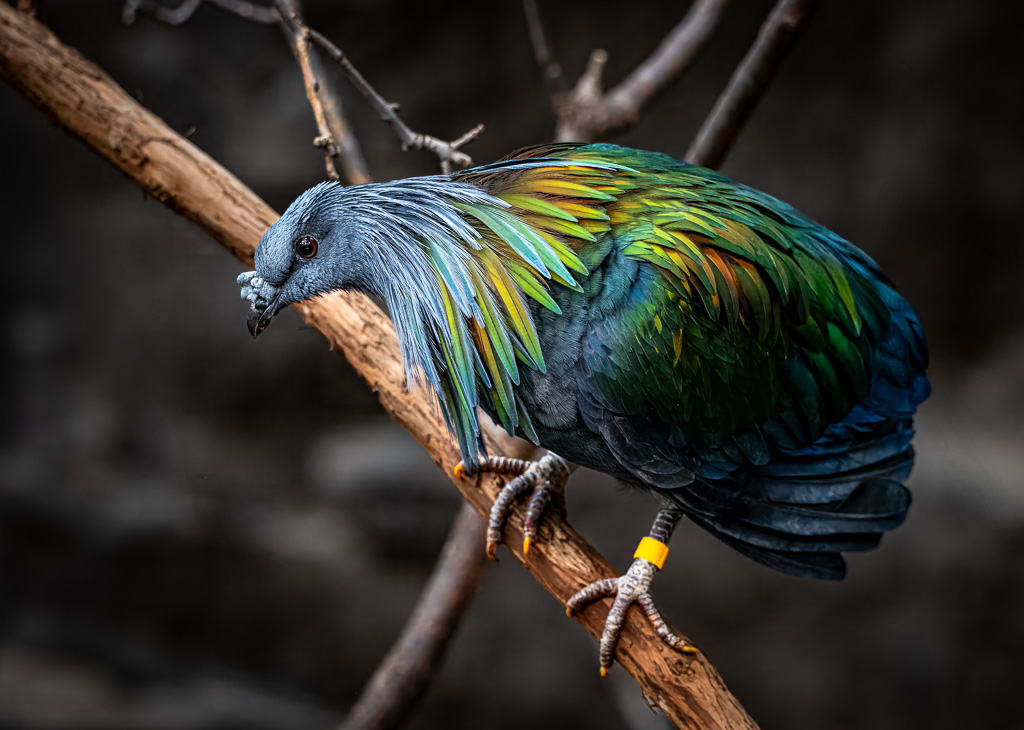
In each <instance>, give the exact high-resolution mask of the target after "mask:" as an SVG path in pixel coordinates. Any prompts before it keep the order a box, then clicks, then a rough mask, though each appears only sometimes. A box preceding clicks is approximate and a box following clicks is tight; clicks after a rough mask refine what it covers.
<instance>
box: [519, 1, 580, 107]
mask: <svg viewBox="0 0 1024 730" xmlns="http://www.w3.org/2000/svg"><path fill="white" fill-rule="evenodd" d="M523 12H525V13H526V25H527V26H528V27H529V29H530V42H531V43H532V44H533V52H534V55H536V57H537V65H538V66H540V70H541V74H542V75H543V76H544V84H545V85H546V86H547V87H548V96H549V97H550V98H551V108H552V109H554V110H555V114H558V113H559V112H560V110H561V109H562V105H563V104H565V95H566V93H567V92H568V90H569V89H568V86H567V85H566V82H565V74H564V73H562V65H561V64H560V63H558V59H556V58H555V55H554V52H553V51H552V50H551V44H550V43H549V42H548V36H547V32H546V31H545V30H544V23H543V21H542V20H541V18H540V11H539V10H538V9H537V0H523Z"/></svg>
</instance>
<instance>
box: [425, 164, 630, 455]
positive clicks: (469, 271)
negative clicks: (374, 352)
mask: <svg viewBox="0 0 1024 730" xmlns="http://www.w3.org/2000/svg"><path fill="white" fill-rule="evenodd" d="M620 168H621V166H620V165H618V164H616V163H613V162H611V161H603V162H596V161H595V162H587V161H572V160H568V159H554V158H551V159H547V158H544V159H515V160H507V161H502V162H498V163H495V164H493V165H488V166H485V167H478V168H474V169H472V170H468V171H465V172H461V173H457V174H456V175H454V176H453V177H452V179H453V181H455V182H459V183H468V184H473V185H476V186H477V187H480V188H483V189H485V190H486V191H488V192H489V193H491V196H492V197H490V199H488V200H484V201H481V200H479V199H475V198H474V199H465V200H454V201H453V202H452V205H453V206H454V208H455V209H456V210H457V211H458V214H459V215H460V216H461V218H462V220H463V221H464V222H465V223H466V224H468V226H469V227H470V228H471V229H472V230H473V231H474V235H473V236H471V237H470V238H469V240H455V238H454V237H453V238H452V240H451V241H449V242H448V244H447V245H440V244H439V242H437V241H423V242H421V243H422V245H424V246H425V247H426V249H427V251H428V253H429V261H430V263H431V265H432V267H433V270H434V274H435V276H436V279H437V290H438V296H439V297H440V299H441V303H442V304H443V308H444V313H445V317H444V322H443V324H442V325H441V326H439V327H438V331H436V332H433V333H429V336H428V333H423V336H424V337H425V339H429V340H430V341H432V342H435V343H436V348H437V350H438V353H437V360H438V366H437V368H436V379H435V386H436V387H437V389H438V391H439V393H438V394H439V396H440V400H441V407H442V410H443V413H444V416H445V419H446V421H447V422H448V424H449V426H450V427H451V429H452V430H453V432H454V433H455V434H456V436H457V437H458V440H459V445H460V448H461V451H462V455H463V458H464V460H466V462H467V463H469V464H474V463H475V461H476V458H477V449H478V448H479V447H481V446H482V443H481V441H480V426H479V420H478V415H477V408H478V406H481V405H482V406H484V407H485V408H486V409H487V410H488V411H489V412H490V413H492V414H494V415H495V416H496V418H497V421H498V423H499V424H500V425H501V426H502V427H503V428H505V429H506V430H507V431H508V432H509V433H510V434H513V433H517V432H518V433H521V434H523V435H525V436H527V437H528V438H531V439H532V440H534V441H536V435H535V433H534V430H533V426H532V424H531V422H530V418H529V414H528V412H527V409H526V408H525V407H524V405H523V403H522V402H521V400H520V399H519V397H518V396H517V393H516V386H517V385H518V384H519V383H520V377H521V374H520V368H521V367H526V368H530V369H534V370H537V371H540V372H544V370H545V367H546V365H545V360H544V352H543V351H542V349H541V346H540V341H539V337H538V333H537V325H536V323H535V322H534V318H533V315H532V314H531V308H530V306H529V302H530V301H531V300H532V301H534V302H536V303H537V304H539V305H540V306H541V307H544V308H546V309H548V310H550V311H551V312H554V313H555V314H558V313H560V310H559V307H558V304H557V303H556V301H555V299H554V298H553V297H552V295H551V287H552V286H558V287H565V288H566V289H573V290H577V291H578V290H579V289H580V286H579V284H578V282H577V278H580V277H586V276H587V275H588V274H589V270H588V269H587V267H586V266H585V265H584V264H583V262H582V261H581V260H580V258H579V256H578V255H577V248H578V247H579V245H580V244H581V243H589V242H593V241H595V240H597V237H598V236H602V235H605V234H606V233H607V232H608V230H609V227H610V224H609V219H608V216H607V214H606V213H604V211H603V209H602V207H601V206H602V204H603V203H607V202H609V201H613V200H615V195H617V194H619V193H620V190H619V188H618V187H617V186H616V175H617V174H618V173H619V172H620ZM453 242H454V243H455V245H452V243H453Z"/></svg>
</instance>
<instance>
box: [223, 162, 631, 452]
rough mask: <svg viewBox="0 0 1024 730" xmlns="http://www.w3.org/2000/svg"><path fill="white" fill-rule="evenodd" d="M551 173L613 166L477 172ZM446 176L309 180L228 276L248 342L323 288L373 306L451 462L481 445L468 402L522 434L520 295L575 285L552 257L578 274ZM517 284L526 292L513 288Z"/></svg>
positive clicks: (487, 201) (524, 352)
mask: <svg viewBox="0 0 1024 730" xmlns="http://www.w3.org/2000/svg"><path fill="white" fill-rule="evenodd" d="M562 166H573V167H577V168H579V167H590V168H593V169H594V170H595V171H597V170H601V171H607V170H611V169H618V168H619V166H617V165H613V164H610V165H605V164H593V165H589V164H587V163H582V164H581V163H579V162H571V161H567V160H553V159H538V160H531V161H528V162H524V161H517V162H513V163H507V162H505V163H496V164H495V165H492V166H488V167H486V168H477V170H478V171H479V170H500V171H502V172H505V171H509V170H513V171H517V170H525V169H530V168H535V167H562ZM453 177H454V176H452V177H449V176H445V175H435V176H427V177H418V178H409V179H404V180H396V181H392V182H386V183H377V184H368V185H357V186H350V187H344V186H341V185H339V184H337V183H321V184H320V185H317V186H315V187H313V188H311V189H310V190H307V191H306V192H304V193H303V194H302V195H300V196H299V197H298V198H297V199H296V200H295V202H293V203H292V204H291V205H290V206H289V207H288V209H287V210H286V211H285V213H284V215H282V216H281V218H280V219H279V220H278V221H277V222H276V223H274V225H273V226H271V227H270V229H269V230H268V231H267V232H266V234H264V236H263V239H262V240H261V241H260V245H259V246H258V247H257V249H256V271H253V272H246V273H244V274H242V275H241V276H239V277H238V283H239V285H241V287H242V292H241V295H242V297H243V298H245V299H248V300H249V301H250V302H251V303H252V307H251V310H250V331H251V332H252V333H253V335H254V336H255V335H258V334H259V333H260V332H261V331H262V330H263V328H264V327H266V326H267V323H268V322H269V320H270V319H271V318H272V317H273V316H274V314H276V312H277V311H279V310H280V309H281V308H283V307H284V306H286V305H288V304H291V303H293V302H297V301H302V300H304V299H310V298H313V297H316V296H319V295H321V294H324V293H327V292H330V291H334V290H338V289H346V290H355V291H362V292H365V293H368V294H374V295H377V296H380V297H381V298H383V299H384V301H385V303H386V305H387V308H388V311H389V313H390V315H391V318H392V321H393V322H394V325H395V330H396V332H397V334H398V341H399V344H400V346H401V350H402V365H403V369H404V371H405V377H406V383H407V386H408V387H409V389H410V390H411V389H414V388H416V387H418V386H419V385H420V384H421V383H422V382H423V379H424V378H425V379H426V381H427V382H429V383H430V385H431V386H432V388H433V390H434V392H435V393H436V394H437V397H438V399H439V400H440V403H441V407H442V410H443V411H444V415H445V418H446V420H447V422H448V424H449V426H450V428H451V429H452V431H453V432H454V434H455V435H456V436H457V437H458V439H459V445H460V447H461V449H462V452H463V456H464V458H466V459H467V460H469V461H473V460H475V458H476V454H477V450H478V448H479V447H480V446H482V444H481V443H480V438H479V436H480V426H479V418H478V414H477V408H478V406H480V405H484V406H487V407H489V408H492V407H493V408H495V409H496V410H497V411H498V417H499V420H500V422H501V423H502V425H503V426H504V427H505V428H506V429H507V430H508V431H509V432H510V433H514V432H515V431H516V429H521V430H522V431H523V432H524V433H525V434H526V435H528V436H531V437H532V435H533V428H532V425H531V424H530V423H529V417H528V416H527V415H526V411H525V409H524V407H523V405H522V403H521V402H520V401H519V399H518V398H517V396H516V395H515V393H514V390H513V387H512V386H513V385H518V384H519V382H520V374H519V365H520V363H525V364H526V365H527V366H529V367H532V368H536V369H537V370H540V371H541V372H543V371H544V357H543V353H542V351H541V349H540V346H539V344H538V342H537V332H536V327H535V324H534V321H533V315H532V314H531V313H530V311H529V310H528V309H527V303H526V300H527V299H528V298H533V299H537V298H538V297H540V298H541V299H544V300H546V301H544V302H542V303H543V305H544V306H546V307H548V308H549V309H551V310H552V311H555V312H558V311H559V310H558V306H557V305H556V304H555V303H554V301H553V300H552V299H551V298H550V297H548V296H547V294H546V289H547V285H546V280H550V279H552V278H553V277H554V278H555V279H557V280H558V281H559V282H560V283H561V284H564V285H565V286H567V287H569V288H571V289H577V290H578V289H579V285H578V284H577V283H576V280H575V279H574V278H573V276H572V274H571V273H570V271H569V269H568V268H567V267H566V261H565V260H563V259H565V257H566V255H568V257H569V259H568V260H567V261H568V265H569V266H570V267H572V268H575V269H576V270H577V271H580V272H583V273H585V272H586V271H587V270H586V268H585V267H584V266H583V265H582V264H581V263H580V262H579V260H578V259H577V258H576V257H575V254H574V253H572V252H568V254H566V253H565V252H562V253H558V252H556V251H555V250H554V249H553V248H552V247H551V244H550V242H549V241H547V240H545V239H544V238H543V237H542V236H541V235H540V234H539V233H538V232H537V231H536V230H534V229H533V228H531V227H530V226H529V225H527V224H525V223H524V222H523V221H522V220H521V219H520V218H519V217H518V215H517V214H518V213H521V211H518V210H517V209H515V208H514V206H512V205H510V204H509V203H507V202H505V201H504V200H501V199H500V198H497V197H495V196H493V195H490V194H489V193H488V192H486V191H485V190H484V189H482V188H481V187H478V186H477V185H473V184H469V183H464V182H458V181H457V180H454V179H453ZM306 235H309V236H312V237H313V238H315V239H316V240H317V241H318V243H319V251H318V253H317V254H316V255H315V256H313V257H312V258H310V259H303V258H302V257H301V256H299V255H297V254H296V252H295V242H296V240H297V239H298V238H300V237H302V236H306ZM526 277H529V281H527V279H526ZM533 277H536V280H537V281H536V282H533ZM524 282H526V283H529V284H531V291H530V292H528V293H526V294H524V290H523V286H522V284H523V283H524ZM485 329H486V333H485V334H484V333H483V330H485ZM481 337H483V338H485V339H487V340H489V342H490V343H491V350H490V354H491V355H492V356H493V357H492V360H491V361H490V362H489V363H484V362H483V360H482V358H481V351H479V350H478V347H479V346H480V343H479V340H480V339H481ZM493 358H496V359H497V360H498V361H500V366H495V363H494V359H493ZM480 386H483V389H484V393H483V396H482V397H483V399H484V402H483V403H481V393H480V392H479V391H480ZM494 401H496V403H495V402H494Z"/></svg>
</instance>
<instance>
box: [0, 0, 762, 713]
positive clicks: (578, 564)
mask: <svg viewBox="0 0 1024 730" xmlns="http://www.w3.org/2000/svg"><path fill="white" fill-rule="evenodd" d="M0 77H3V78H4V80H6V81H7V82H8V83H9V84H10V85H11V86H13V87H14V88H15V89H17V90H18V91H20V92H21V93H22V94H23V95H24V96H26V97H27V98H28V99H29V100H31V101H32V103H33V104H35V105H36V106H37V107H39V108H40V109H41V110H42V111H43V112H45V113H46V114H47V115H48V116H49V117H50V119H51V120H53V121H54V123H56V124H57V125H58V126H60V127H62V128H63V129H65V130H66V131H68V132H69V133H71V134H72V135H74V136H75V137H78V138H79V139H81V140H82V141H84V142H85V143H86V144H87V145H88V146H89V147H91V148H92V149H93V150H94V151H95V152H97V153H98V154H100V155H101V156H103V157H104V158H106V159H108V160H109V161H110V162H112V163H113V164H115V165H116V166H117V167H118V168H120V169H121V170H122V171H123V172H124V173H125V174H126V175H127V176H128V177H129V178H130V179H132V180H133V181H134V182H135V183H136V184H137V185H138V186H139V187H140V188H141V189H142V190H143V191H144V192H146V193H147V194H148V195H150V196H151V197H153V198H155V199H156V200H158V201H160V202H162V203H164V204H165V205H167V206H168V207H170V208H171V209H172V210H174V211H175V212H177V213H179V214H181V215H183V216H185V217H186V218H187V219H189V220H190V221H192V222H194V223H195V224H196V225H198V226H199V227H200V228H201V229H202V230H204V231H206V232H207V233H209V234H210V236H212V237H213V238H214V239H215V240H216V241H217V242H219V243H220V244H221V245H223V246H224V247H225V248H227V249H228V250H229V251H230V252H231V253H232V254H233V255H234V256H235V257H236V258H238V259H239V260H240V261H242V262H244V263H246V264H247V265H251V263H252V256H253V251H254V249H255V247H256V244H257V243H258V242H259V239H260V236H261V235H262V233H263V232H264V231H265V230H266V229H267V227H268V226H269V225H270V224H271V223H273V221H274V220H276V218H277V214H276V213H275V212H274V211H273V210H272V209H271V208H270V207H269V206H268V205H267V204H266V203H264V202H263V201H262V200H261V199H260V198H259V197H257V196H256V195H255V194H254V193H253V192H252V191H251V190H249V189H248V188H247V187H246V186H245V185H243V184H242V183H241V182H240V181H239V180H238V179H237V178H235V177H234V176H233V175H232V174H231V173H229V172H228V171H227V170H225V169H224V168H223V167H221V166H220V165H219V164H217V162H215V161H214V160H213V159H211V158H210V157H209V156H208V155H206V154H205V153H204V152H202V151H201V150H200V149H198V148H197V147H196V146H195V145H193V144H192V143H190V142H189V141H188V140H186V139H185V138H183V137H182V136H181V135H179V134H177V133H176V132H175V131H174V130H172V129H171V128H170V127H168V126H167V125H166V124H165V123H164V122H163V121H162V120H161V119H159V118H158V117H157V116H156V115H154V114H153V113H152V112H150V111H148V110H147V109H145V108H144V107H142V106H141V105H140V104H139V103H138V102H137V101H135V100H134V99H133V98H132V97H130V96H129V95H128V94H126V93H125V92H124V91H123V90H122V89H121V88H120V87H118V86H117V85H116V84H115V83H114V82H113V81H112V80H111V79H110V78H109V77H108V76H106V74H104V73H103V72H102V71H101V70H100V69H99V68H98V67H96V66H95V65H93V64H91V63H90V62H88V61H87V60H86V59H85V58H83V57H82V56H81V55H80V54H78V53H77V52H76V51H74V50H73V49H70V48H68V47H67V46H64V45H63V44H61V43H60V41H59V40H58V39H57V38H56V37H55V36H54V35H53V34H52V33H51V32H50V31H49V30H47V29H46V28H45V27H44V26H42V25H41V24H39V23H38V22H36V21H34V20H32V19H31V18H28V17H26V16H25V15H22V14H20V13H18V12H17V11H16V10H14V9H13V8H12V7H11V6H9V5H7V4H5V3H0ZM230 284H231V282H226V283H225V286H228V285H230ZM295 308H296V309H297V310H298V311H299V312H300V313H301V314H302V316H304V317H305V318H306V320H307V321H308V322H309V323H310V324H312V325H313V326H314V327H315V328H316V329H318V330H319V331H320V332H321V333H322V334H323V335H324V336H325V337H326V338H327V340H328V341H329V343H330V345H331V347H332V348H334V349H337V350H340V351H341V352H343V353H344V354H345V356H346V357H347V358H348V359H349V361H350V362H351V363H352V364H353V366H354V367H355V368H356V369H357V370H358V371H359V372H360V373H361V374H362V375H363V376H364V377H365V378H366V379H367V381H368V382H369V383H370V385H371V387H372V388H373V389H374V390H375V391H376V392H377V394H378V395H379V396H380V400H381V403H382V404H383V405H384V407H385V408H386V409H387V411H388V412H389V413H390V414H391V415H392V416H393V417H394V418H395V419H396V420H397V421H398V422H399V423H401V424H402V425H403V426H404V427H405V428H407V429H408V430H409V431H410V432H411V433H412V434H413V436H414V437H415V438H416V439H417V440H418V441H419V442H420V444H422V445H423V447H424V448H425V449H426V450H427V452H428V453H429V454H430V456H431V457H432V458H433V460H434V462H435V463H436V464H437V465H438V467H440V468H442V469H443V470H444V471H445V473H446V474H449V475H451V474H452V469H453V467H454V466H455V464H456V463H457V462H458V459H459V456H458V449H457V447H456V446H455V444H454V442H453V440H452V439H451V438H450V437H449V435H448V433H447V431H446V429H445V426H444V424H443V421H442V419H441V417H440V414H439V412H438V408H437V406H436V404H434V403H433V402H432V401H430V400H429V399H428V398H427V394H426V393H425V392H423V391H419V392H416V393H408V392H406V390H405V386H404V383H405V379H404V377H403V374H402V366H401V361H400V358H399V353H398V343H397V341H396V338H395V333H394V328H393V327H392V326H391V322H390V321H389V320H388V318H387V317H386V316H385V314H384V313H383V312H381V311H380V309H379V308H377V307H376V306H375V305H374V304H373V303H372V302H371V301H370V300H369V299H367V298H365V297H363V296H359V295H350V294H333V295H331V296H327V297H323V298H321V299H318V300H315V301H312V302H306V303H303V304H300V305H297V306H296V307H295ZM241 316H242V315H241V313H240V315H239V317H240V318H241ZM239 321H240V322H241V319H240V320H239ZM240 326H241V325H240ZM491 441H492V443H491V444H490V448H491V449H492V450H493V452H494V453H502V452H504V451H506V450H508V449H510V448H512V447H511V444H510V440H509V439H506V438H503V437H502V438H495V439H492V440H491ZM456 486H457V487H458V488H459V490H460V491H461V492H462V495H463V497H464V498H465V499H466V501H467V502H469V503H470V504H471V505H472V506H473V508H474V509H475V510H476V511H477V513H479V514H480V515H481V516H484V515H486V514H487V513H488V510H489V508H490V505H491V502H492V501H493V499H494V496H495V495H496V494H497V492H498V489H499V488H500V483H499V481H498V480H497V479H495V478H490V477H480V478H478V479H476V480H465V481H458V482H457V483H456ZM506 537H507V540H508V544H510V545H513V546H519V545H521V544H522V539H523V532H522V515H521V512H520V511H517V512H516V513H515V514H514V515H513V516H512V518H511V519H510V521H509V524H508V527H507V529H506ZM482 549H483V547H482V546H481V550H482ZM513 554H515V555H516V557H517V558H518V559H520V560H523V557H522V554H521V552H520V549H519V548H518V547H515V548H514V549H513ZM524 564H525V565H526V567H527V569H528V570H529V571H530V572H531V573H532V574H533V575H534V577H535V578H536V579H537V581H538V582H539V583H540V584H541V585H542V586H543V587H544V588H545V590H547V591H548V592H549V593H551V594H552V595H553V596H555V598H556V599H558V601H559V602H560V603H561V604H562V605H563V606H564V605H565V601H566V600H567V599H568V598H569V596H571V595H572V594H573V593H574V592H575V591H576V590H578V589H579V588H581V587H583V586H584V585H586V584H588V583H590V582H592V581H595V580H599V579H602V578H608V577H612V576H614V575H616V572H615V571H614V570H613V569H612V567H611V565H610V564H609V563H608V561H606V560H605V559H604V558H603V557H601V555H599V554H598V553H597V552H596V551H595V550H594V548H593V547H591V546H590V545H589V544H588V543H587V542H586V541H585V540H584V539H583V538H582V537H580V535H579V534H578V533H577V532H576V531H575V530H574V529H573V528H572V527H571V526H570V525H569V524H568V523H567V522H565V521H564V520H563V519H561V518H559V517H558V516H557V515H555V514H551V515H549V516H548V518H546V520H545V523H544V526H543V528H542V530H541V535H540V539H539V540H538V541H537V542H536V543H535V547H533V548H532V549H531V551H530V558H529V560H528V561H524ZM608 603H609V602H608V601H602V602H601V603H598V604H595V605H594V606H593V607H591V608H588V609H587V610H586V611H584V612H583V613H582V614H581V615H580V616H579V617H578V619H577V620H578V621H579V623H581V624H582V625H583V626H584V627H585V628H586V629H587V631H589V632H590V634H591V635H592V636H594V637H595V638H596V637H598V636H599V635H600V633H601V629H602V627H603V624H604V619H605V615H606V613H607V608H608ZM616 658H617V659H618V660H619V662H620V663H621V665H622V666H623V667H624V668H625V669H626V671H627V672H629V673H630V674H631V675H632V676H633V678H634V679H635V680H636V681H637V683H638V684H639V685H640V687H641V689H642V690H643V691H644V693H645V694H646V695H647V696H648V697H649V698H650V700H651V702H652V703H653V704H654V705H655V706H657V707H659V708H660V709H661V710H662V711H663V712H664V713H665V714H666V715H667V716H668V717H669V718H670V719H671V720H672V721H673V722H674V723H675V724H676V725H677V726H679V727H684V728H693V729H694V730H696V729H698V728H699V729H701V730H711V729H725V728H729V729H733V730H739V729H741V728H747V729H749V728H754V727H756V726H755V724H754V723H753V721H752V720H751V719H750V718H749V717H748V716H747V714H746V713H745V712H744V710H743V708H742V707H741V705H740V704H739V702H738V701H737V700H736V699H735V698H734V697H733V696H732V695H731V694H730V693H729V691H728V690H727V689H726V687H725V685H724V683H723V682H722V679H721V677H719V675H718V673H717V672H716V671H715V669H714V668H713V667H712V666H711V664H710V662H708V660H707V659H706V658H705V657H704V656H703V655H696V656H693V655H682V654H678V653H676V652H674V651H672V650H671V649H669V648H667V647H666V646H665V645H664V644H663V643H662V642H661V641H660V639H658V637H657V636H656V635H655V633H654V631H653V630H652V629H651V627H650V625H649V624H648V623H647V621H646V619H645V618H644V617H643V616H642V614H641V613H640V611H639V610H638V609H635V608H634V609H632V610H631V611H630V613H629V618H628V620H627V622H626V626H625V630H624V631H623V636H622V640H621V642H620V644H619V648H618V652H617V655H616Z"/></svg>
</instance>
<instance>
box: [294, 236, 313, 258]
mask: <svg viewBox="0 0 1024 730" xmlns="http://www.w3.org/2000/svg"><path fill="white" fill-rule="evenodd" d="M316 248H317V243H316V239H315V238H313V237H312V236H303V237H302V238H296V239H295V253H297V254H298V255H299V256H301V257H302V258H304V259H311V258H313V257H314V256H316Z"/></svg>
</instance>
